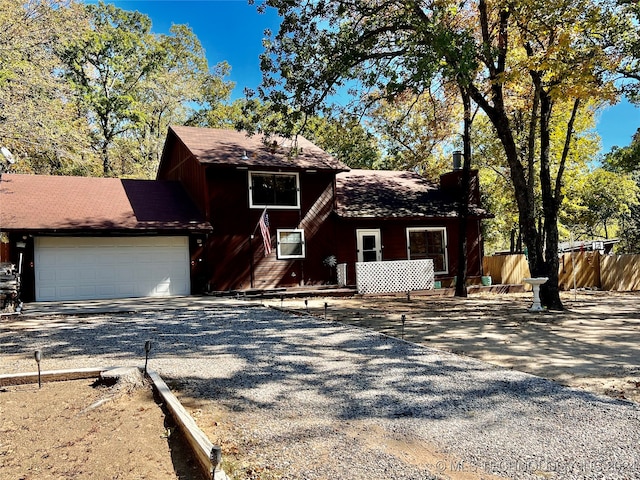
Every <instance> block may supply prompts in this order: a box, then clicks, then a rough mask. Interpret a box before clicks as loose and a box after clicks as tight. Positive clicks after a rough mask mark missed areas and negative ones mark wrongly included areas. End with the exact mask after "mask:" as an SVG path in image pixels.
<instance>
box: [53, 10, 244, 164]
mask: <svg viewBox="0 0 640 480" xmlns="http://www.w3.org/2000/svg"><path fill="white" fill-rule="evenodd" d="M85 9H86V12H87V17H88V21H87V23H86V25H85V26H84V28H81V29H80V30H81V35H80V37H79V38H72V39H70V40H69V41H66V42H64V43H63V45H62V48H61V57H62V59H63V60H64V63H65V74H66V78H67V79H68V81H69V82H70V83H71V85H72V87H73V89H74V91H75V94H76V98H77V99H78V109H79V111H80V112H81V113H82V114H83V116H85V117H86V119H87V120H88V123H89V125H90V128H91V139H92V146H93V148H94V150H95V151H96V152H97V153H98V155H99V157H100V159H101V165H102V174H103V175H104V176H112V175H116V174H119V175H132V174H133V175H144V176H148V175H150V174H152V172H153V171H154V170H155V166H156V162H157V160H158V156H159V152H160V145H161V142H162V139H163V137H164V134H165V132H166V127H167V125H168V124H169V123H172V122H175V123H182V122H185V121H186V120H187V119H188V118H189V117H190V116H193V115H195V114H194V113H193V112H192V108H193V107H192V106H191V104H194V105H205V104H208V103H209V104H210V102H217V101H219V100H220V99H226V98H227V97H228V96H229V93H230V90H231V88H232V86H231V85H230V84H228V83H226V82H224V81H223V80H222V77H223V76H224V75H226V74H227V73H228V71H229V67H228V65H226V64H220V65H218V66H217V67H216V68H215V69H214V71H213V72H210V71H209V68H208V65H207V61H206V58H205V55H204V51H203V49H202V47H201V45H200V42H199V41H198V39H197V38H196V37H195V35H194V34H193V32H192V31H191V30H190V29H189V28H188V27H186V26H183V25H177V26H173V27H172V29H171V34H170V35H154V34H152V33H151V20H150V19H149V18H148V17H147V16H146V15H143V14H141V13H139V12H130V11H125V10H122V9H119V8H117V7H115V6H113V5H111V4H104V3H102V2H101V3H98V4H96V5H91V4H90V5H86V6H85Z"/></svg>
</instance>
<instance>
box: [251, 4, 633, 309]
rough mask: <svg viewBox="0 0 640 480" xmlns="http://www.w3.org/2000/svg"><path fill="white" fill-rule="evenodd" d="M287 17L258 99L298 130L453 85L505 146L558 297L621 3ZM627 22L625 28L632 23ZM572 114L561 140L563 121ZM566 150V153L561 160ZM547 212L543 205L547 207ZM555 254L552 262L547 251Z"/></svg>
mask: <svg viewBox="0 0 640 480" xmlns="http://www.w3.org/2000/svg"><path fill="white" fill-rule="evenodd" d="M265 3H266V4H267V5H270V6H272V7H275V8H277V9H278V11H279V13H280V15H282V17H283V21H282V25H281V28H280V30H279V31H278V33H277V34H276V35H275V36H274V37H273V38H272V39H271V40H270V41H269V42H267V43H266V46H267V48H266V51H265V54H264V55H263V57H262V69H263V72H264V79H263V83H262V86H261V88H260V89H259V90H258V95H259V96H260V97H261V98H262V99H263V100H265V101H267V102H268V103H269V104H271V105H274V106H279V107H280V108H281V109H282V111H283V112H284V111H285V110H290V111H293V112H295V114H289V115H288V116H287V118H288V119H289V120H290V126H291V127H292V128H293V127H294V126H295V124H296V122H298V121H299V119H300V118H301V117H304V116H305V115H311V114H313V112H315V111H317V110H318V109H321V108H325V107H326V106H327V104H329V103H330V100H331V97H332V96H333V95H335V94H336V93H337V92H338V90H339V89H345V88H348V89H349V90H350V91H351V93H352V95H353V97H352V98H353V99H354V102H352V103H351V104H349V105H348V107H350V108H352V109H356V110H358V109H368V108H370V107H371V106H372V105H373V104H374V103H375V104H379V101H380V100H381V99H394V98H396V97H397V96H398V95H399V94H404V93H405V92H407V91H410V92H412V93H413V94H414V95H423V94H425V93H426V92H429V91H430V85H431V84H432V83H433V81H434V79H436V78H443V79H446V80H448V81H451V82H454V83H455V84H456V85H458V86H459V87H460V88H461V89H462V90H463V91H466V92H468V94H469V96H470V97H471V99H472V100H473V102H475V103H476V104H477V105H478V106H479V107H480V108H481V109H482V111H483V112H484V113H485V114H486V116H487V118H488V119H489V121H490V123H491V124H492V127H493V129H494V131H495V133H496V136H497V137H498V139H499V140H500V144H501V147H502V150H503V151H504V159H505V161H506V167H507V169H508V173H509V177H510V179H511V183H512V185H513V188H514V192H515V199H516V204H517V206H518V212H519V219H518V223H519V226H520V228H521V230H522V234H523V238H524V242H525V244H526V246H527V248H528V252H529V264H530V269H531V272H532V274H533V275H535V276H548V277H549V281H548V282H547V284H546V285H545V287H544V289H543V292H542V295H543V302H544V303H545V304H546V305H547V306H549V307H551V308H562V303H561V301H560V297H559V294H558V285H557V271H558V258H557V255H556V252H557V245H558V236H559V234H558V214H559V211H560V206H561V204H562V186H563V175H564V173H565V169H566V168H567V162H568V160H569V158H570V156H571V154H572V151H573V149H574V143H573V142H574V123H575V121H576V119H577V118H578V116H579V114H580V112H581V109H582V108H585V107H587V106H588V104H589V102H590V101H591V100H596V99H613V98H614V96H615V95H616V90H615V85H614V83H613V80H614V77H613V75H612V74H610V72H613V71H614V70H615V69H616V68H618V67H619V65H620V61H621V60H620V59H621V58H622V55H623V52H622V51H621V47H620V43H619V42H617V41H616V42H614V41H610V39H611V38H612V37H613V32H619V31H620V30H621V29H622V28H623V27H624V26H625V25H628V23H629V22H628V21H627V20H626V19H625V18H624V17H622V16H616V15H615V13H617V11H616V8H617V6H616V5H615V2H614V1H613V0H602V1H595V0H518V1H506V0H469V1H465V2H455V1H449V0H444V1H441V2H435V3H426V2H419V1H409V2H407V1H402V2H400V1H397V2H396V1H388V2H371V1H368V0H350V1H335V2H307V3H304V4H302V5H298V4H294V3H292V2H289V1H287V0H267V1H266V2H265ZM625 22H626V23H625ZM567 112H568V113H569V114H568V117H567V118H566V121H565V122H564V126H563V127H564V128H562V130H561V131H562V132H563V133H562V135H558V136H555V137H554V136H553V135H552V132H553V129H554V122H555V121H556V117H557V116H558V114H559V113H560V114H561V115H564V114H565V113H567ZM556 152H558V153H556ZM538 205H539V208H538ZM545 252H546V253H545Z"/></svg>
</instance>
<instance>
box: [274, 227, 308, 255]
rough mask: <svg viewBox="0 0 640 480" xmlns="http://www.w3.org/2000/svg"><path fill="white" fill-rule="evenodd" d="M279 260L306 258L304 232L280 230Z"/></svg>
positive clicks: (278, 233)
mask: <svg viewBox="0 0 640 480" xmlns="http://www.w3.org/2000/svg"><path fill="white" fill-rule="evenodd" d="M276 238H277V240H278V258H304V254H305V245H304V230H300V229H281V230H280V229H279V230H278V231H277V237H276Z"/></svg>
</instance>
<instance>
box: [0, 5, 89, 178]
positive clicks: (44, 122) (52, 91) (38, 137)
mask: <svg viewBox="0 0 640 480" xmlns="http://www.w3.org/2000/svg"><path fill="white" fill-rule="evenodd" d="M81 19H82V11H81V10H80V9H79V8H76V6H74V5H73V4H71V3H70V2H69V1H67V0H43V1H37V2H35V1H33V2H31V1H30V2H24V1H20V0H3V1H2V2H0V32H2V33H0V145H1V146H4V147H6V148H8V149H9V150H10V151H12V152H13V154H14V156H15V158H16V159H17V163H16V164H15V165H14V166H13V167H12V168H13V170H14V171H19V172H25V173H27V172H31V173H77V172H82V171H84V168H83V166H82V164H81V162H82V159H83V158H84V157H86V154H87V153H90V152H88V149H87V146H88V144H87V142H86V133H87V131H86V129H85V126H84V122H82V121H81V120H78V117H77V112H76V109H75V108H74V105H73V104H72V103H70V102H69V98H70V97H71V96H72V92H71V90H70V88H69V86H68V85H67V84H66V82H64V80H63V79H62V78H61V77H60V75H59V71H60V65H61V63H60V59H59V58H58V56H57V55H56V52H55V47H56V45H58V44H59V42H61V41H62V39H63V38H69V37H70V36H72V35H74V34H75V32H76V28H75V25H76V24H77V23H78V22H81ZM53 112H55V114H53Z"/></svg>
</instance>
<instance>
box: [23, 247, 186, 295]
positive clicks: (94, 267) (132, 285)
mask: <svg viewBox="0 0 640 480" xmlns="http://www.w3.org/2000/svg"><path fill="white" fill-rule="evenodd" d="M35 240H36V241H35V249H36V251H35V260H36V262H35V269H36V300H39V301H46V300H71V299H94V298H125V297H140V296H169V295H188V294H189V293H190V283H189V282H190V280H189V258H190V257H189V246H188V245H189V244H188V239H187V237H106V238H102V237H94V238H92V237H83V238H79V237H78V238H75V237H37V238H36V239H35Z"/></svg>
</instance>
